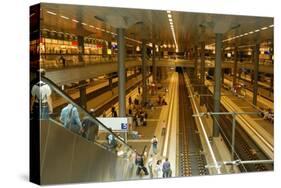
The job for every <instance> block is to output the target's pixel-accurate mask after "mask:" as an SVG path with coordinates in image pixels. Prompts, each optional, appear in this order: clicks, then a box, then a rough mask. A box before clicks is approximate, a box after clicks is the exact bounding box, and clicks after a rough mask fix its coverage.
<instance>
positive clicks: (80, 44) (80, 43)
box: [77, 36, 84, 65]
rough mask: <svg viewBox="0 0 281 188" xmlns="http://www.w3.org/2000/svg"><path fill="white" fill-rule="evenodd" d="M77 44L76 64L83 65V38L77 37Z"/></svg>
mask: <svg viewBox="0 0 281 188" xmlns="http://www.w3.org/2000/svg"><path fill="white" fill-rule="evenodd" d="M77 42H78V63H79V64H82V65H84V59H83V55H84V37H83V36H77Z"/></svg>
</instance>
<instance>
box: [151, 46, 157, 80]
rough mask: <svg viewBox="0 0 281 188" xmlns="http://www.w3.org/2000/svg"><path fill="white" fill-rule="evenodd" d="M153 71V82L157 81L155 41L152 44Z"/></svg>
mask: <svg viewBox="0 0 281 188" xmlns="http://www.w3.org/2000/svg"><path fill="white" fill-rule="evenodd" d="M152 73H153V74H152V78H153V82H154V83H156V80H157V79H156V76H157V75H156V62H155V43H153V44H152Z"/></svg>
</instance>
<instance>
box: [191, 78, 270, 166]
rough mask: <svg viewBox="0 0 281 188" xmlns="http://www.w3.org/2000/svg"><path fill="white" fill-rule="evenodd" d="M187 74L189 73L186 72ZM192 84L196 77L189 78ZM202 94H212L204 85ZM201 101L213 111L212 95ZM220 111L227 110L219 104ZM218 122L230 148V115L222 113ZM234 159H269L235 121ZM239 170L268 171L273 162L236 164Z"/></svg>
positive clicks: (195, 81) (196, 82)
mask: <svg viewBox="0 0 281 188" xmlns="http://www.w3.org/2000/svg"><path fill="white" fill-rule="evenodd" d="M188 74H189V76H190V75H191V74H190V72H188ZM191 82H192V84H198V83H199V81H198V80H196V79H193V80H191ZM204 87H205V88H204V91H205V93H204V94H207V95H213V94H212V93H211V92H210V91H209V90H208V88H207V87H206V86H204ZM201 98H202V100H203V103H204V104H206V107H207V109H208V112H213V109H214V106H213V105H214V104H213V103H214V102H213V101H214V100H213V96H203V97H201ZM220 111H221V112H227V110H226V109H225V108H224V106H223V105H220ZM218 122H219V124H220V133H221V135H222V137H223V139H224V141H225V142H226V143H227V147H228V149H229V150H231V144H230V141H231V136H232V127H231V125H232V116H231V115H224V116H220V117H219V118H218ZM235 153H236V155H235V156H234V158H235V160H236V159H240V160H242V161H248V160H269V158H268V157H267V156H266V155H265V154H264V152H263V151H262V150H261V148H260V147H259V146H258V145H257V144H256V143H255V142H254V141H253V140H252V139H251V138H250V137H249V135H248V134H247V133H246V132H245V131H244V129H243V128H242V127H241V126H240V124H239V123H238V122H236V134H235ZM238 167H239V169H240V171H241V172H255V171H269V170H273V164H243V165H239V166H238Z"/></svg>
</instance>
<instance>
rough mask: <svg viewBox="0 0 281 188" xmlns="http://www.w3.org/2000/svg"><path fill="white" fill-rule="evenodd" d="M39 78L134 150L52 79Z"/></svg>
mask: <svg viewBox="0 0 281 188" xmlns="http://www.w3.org/2000/svg"><path fill="white" fill-rule="evenodd" d="M40 78H41V80H42V81H43V82H45V83H46V84H48V85H49V86H50V87H52V89H54V90H55V91H56V92H57V93H58V94H59V95H61V96H62V97H63V98H64V99H65V100H67V101H68V102H70V103H72V104H74V105H75V106H78V107H79V108H80V109H81V110H83V113H85V114H86V115H87V116H88V117H90V118H91V119H93V120H94V121H95V122H96V123H98V125H99V126H102V127H103V128H104V129H105V130H107V131H108V132H109V133H110V134H112V135H113V136H114V138H115V139H118V140H119V142H121V143H122V144H124V145H126V147H128V148H129V149H131V150H132V151H134V149H133V148H132V147H131V146H129V145H128V144H127V143H126V142H125V141H123V140H122V139H120V138H119V136H117V135H116V134H115V133H114V132H112V131H111V130H110V129H109V128H108V127H107V126H105V125H104V124H103V123H102V122H101V121H99V120H98V119H97V118H96V117H94V116H93V115H92V114H90V113H89V112H88V111H87V110H86V109H85V108H83V107H82V106H80V105H79V104H77V103H76V102H74V100H73V99H71V97H70V96H68V94H66V93H65V92H64V91H62V90H61V89H60V88H59V87H58V86H57V85H56V84H55V83H54V82H53V81H51V80H50V79H48V78H46V77H44V76H41V77H40Z"/></svg>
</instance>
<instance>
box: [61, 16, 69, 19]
mask: <svg viewBox="0 0 281 188" xmlns="http://www.w3.org/2000/svg"><path fill="white" fill-rule="evenodd" d="M60 17H61V18H63V19H66V20H69V17H66V16H60Z"/></svg>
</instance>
